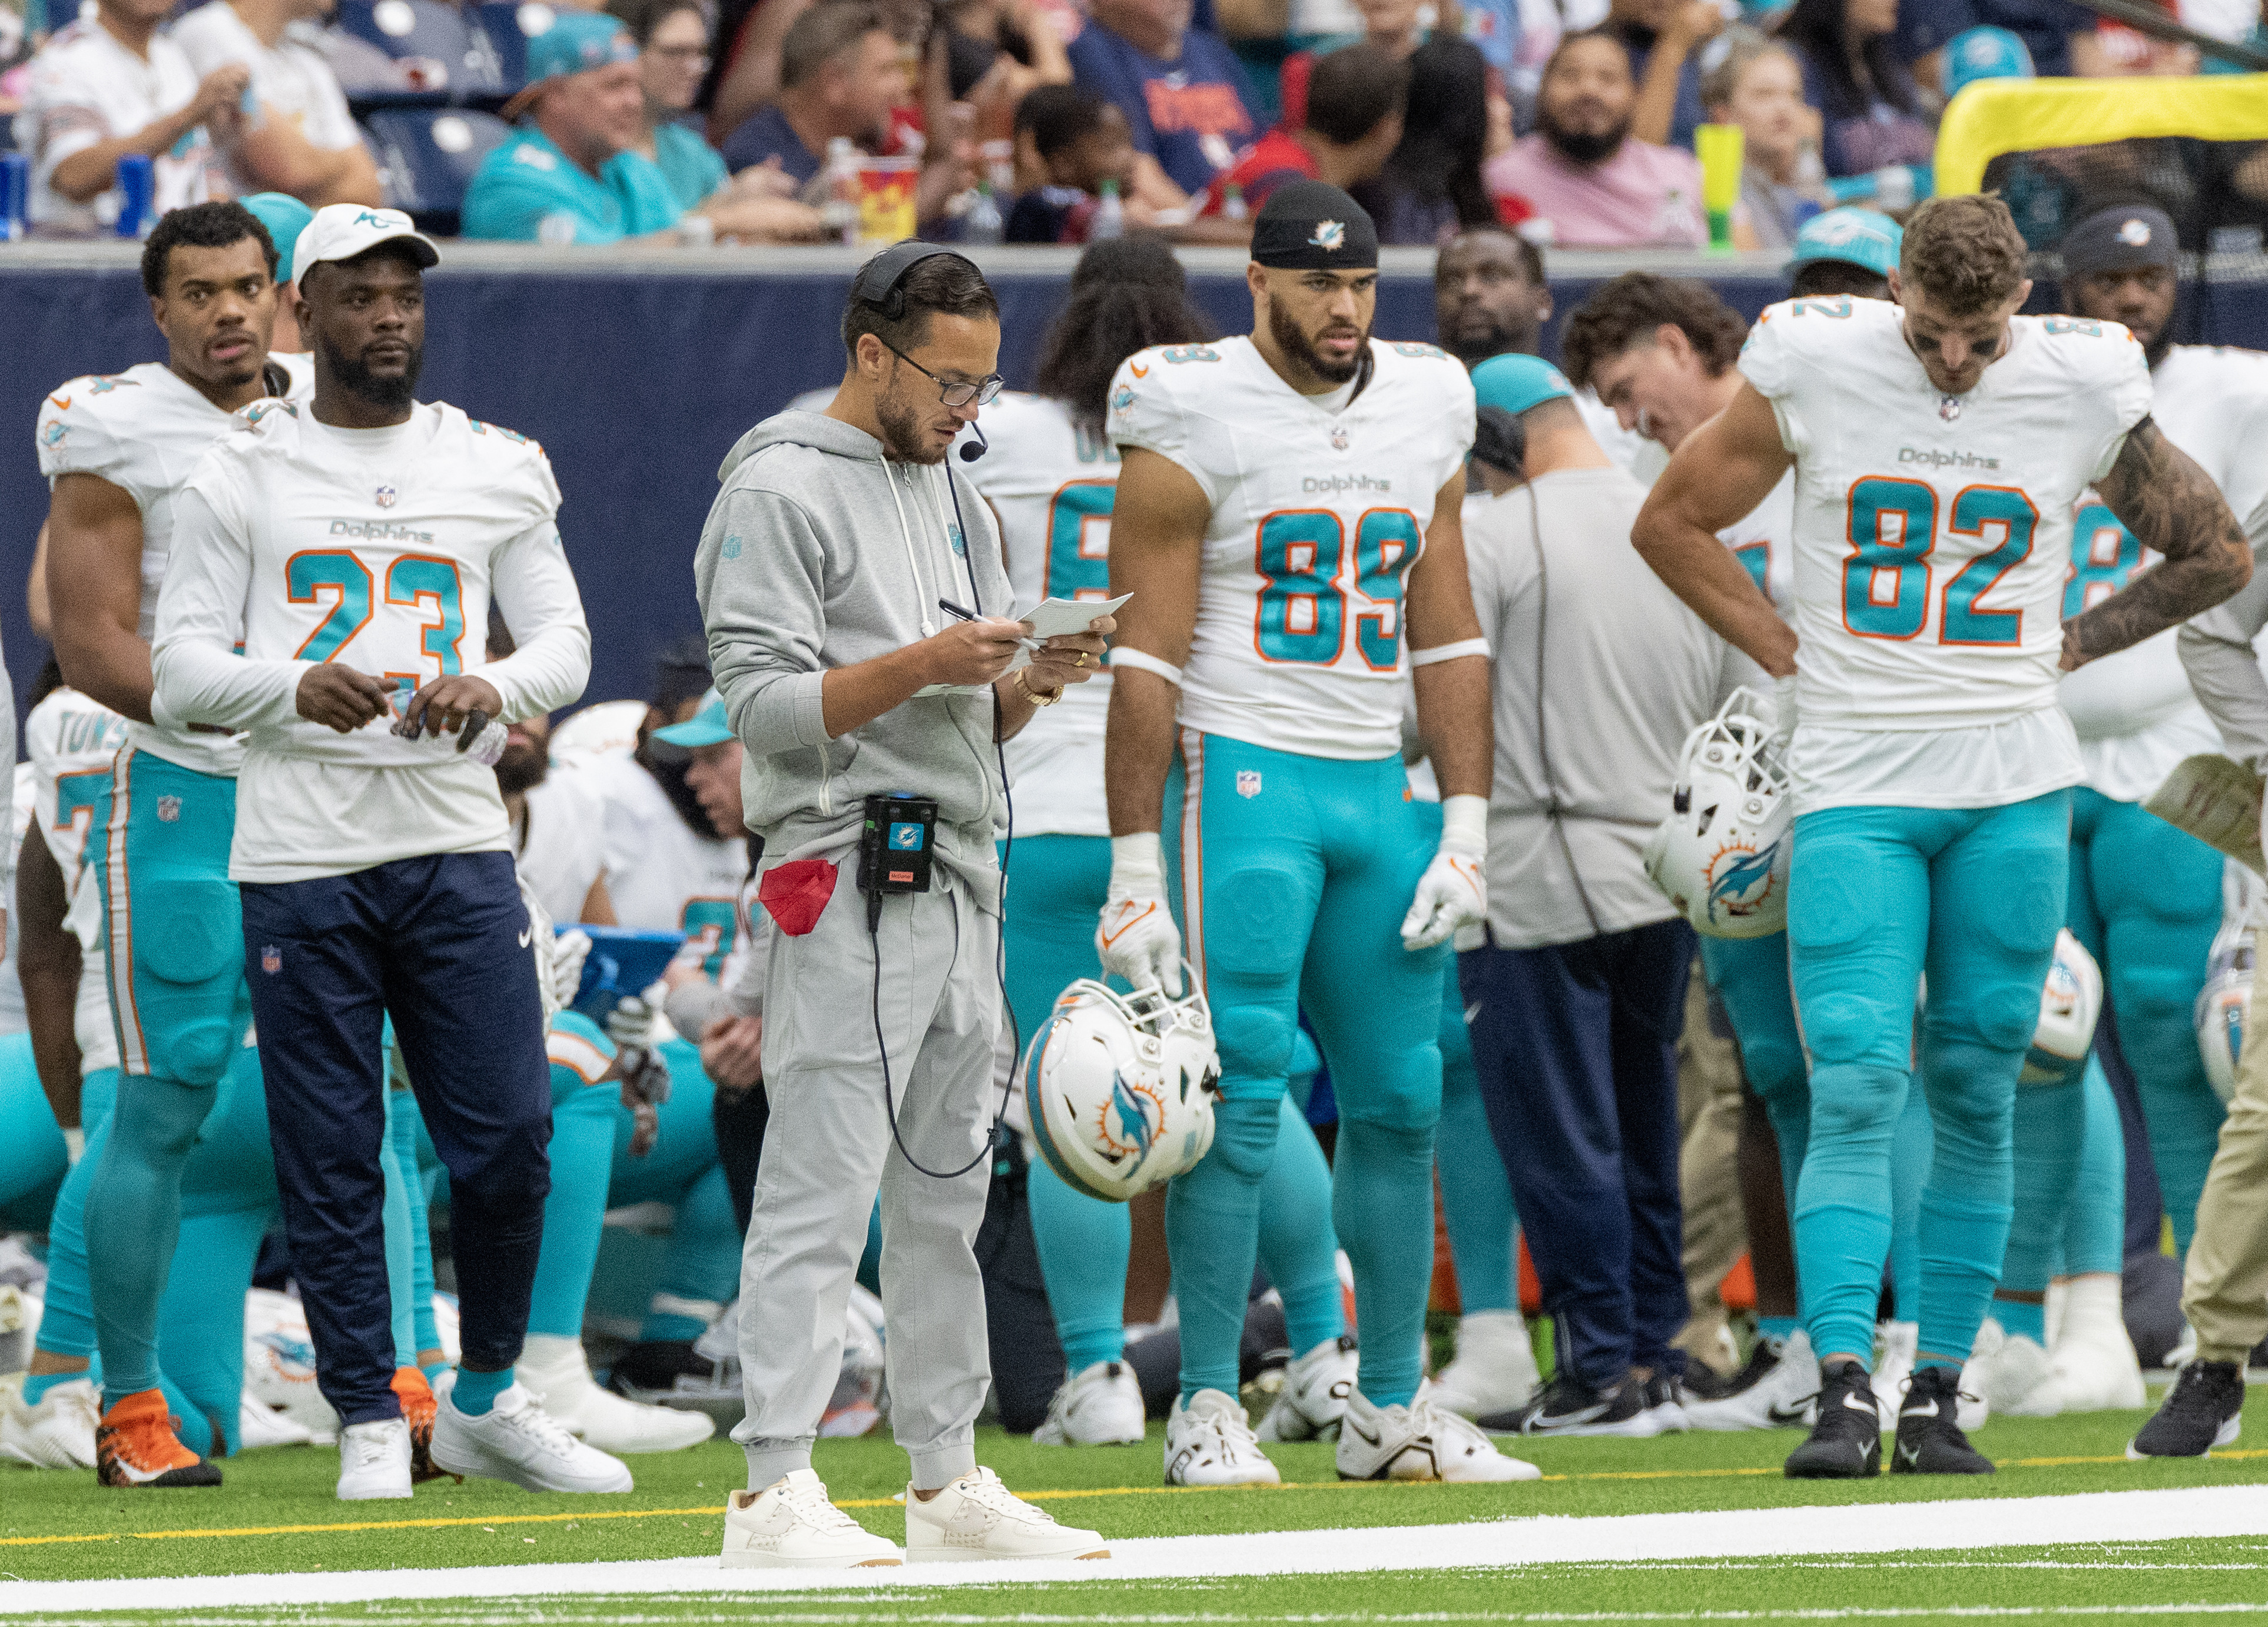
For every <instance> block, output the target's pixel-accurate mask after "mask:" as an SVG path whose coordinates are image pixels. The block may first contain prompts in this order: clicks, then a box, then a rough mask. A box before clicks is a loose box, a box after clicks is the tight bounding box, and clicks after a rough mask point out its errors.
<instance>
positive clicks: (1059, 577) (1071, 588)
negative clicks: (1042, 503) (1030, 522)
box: [1048, 480, 1118, 599]
mask: <svg viewBox="0 0 2268 1627" xmlns="http://www.w3.org/2000/svg"><path fill="white" fill-rule="evenodd" d="M1117 496H1118V482H1116V481H1110V480H1075V481H1072V482H1070V483H1069V484H1068V485H1066V486H1064V488H1063V490H1060V491H1058V492H1057V493H1056V495H1055V499H1054V501H1052V502H1051V503H1049V504H1048V597H1049V598H1050V599H1076V598H1078V597H1079V595H1080V594H1081V593H1090V594H1095V595H1099V596H1100V597H1101V598H1104V599H1108V597H1110V544H1109V542H1108V540H1107V539H1108V534H1109V533H1108V529H1107V527H1108V526H1109V524H1110V505H1111V504H1112V503H1113V502H1114V501H1115V500H1116V497H1117ZM1098 523H1099V524H1100V525H1101V526H1103V527H1105V528H1106V529H1104V531H1103V532H1102V534H1103V536H1104V537H1105V538H1106V541H1104V542H1103V544H1102V546H1101V548H1099V549H1098V548H1091V546H1090V541H1089V537H1090V533H1089V529H1088V528H1089V527H1090V526H1095V525H1097V524H1098Z"/></svg>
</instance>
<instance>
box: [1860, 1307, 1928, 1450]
mask: <svg viewBox="0 0 2268 1627" xmlns="http://www.w3.org/2000/svg"><path fill="white" fill-rule="evenodd" d="M1874 1340H1875V1352H1874V1368H1873V1370H1872V1371H1871V1373H1869V1375H1868V1378H1869V1382H1871V1383H1872V1385H1873V1386H1874V1410H1875V1411H1877V1412H1879V1413H1880V1414H1881V1418H1882V1432H1883V1433H1884V1434H1886V1435H1889V1434H1895V1433H1896V1432H1897V1427H1898V1409H1899V1408H1900V1407H1902V1406H1904V1405H1905V1400H1906V1382H1907V1380H1910V1379H1911V1378H1912V1377H1913V1365H1914V1352H1915V1351H1916V1350H1917V1349H1918V1348H1919V1346H1920V1344H1921V1324H1920V1323H1919V1322H1910V1321H1886V1322H1877V1323H1876V1324H1875V1326H1874Z"/></svg>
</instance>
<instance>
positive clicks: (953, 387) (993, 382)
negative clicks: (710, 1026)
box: [874, 334, 1008, 407]
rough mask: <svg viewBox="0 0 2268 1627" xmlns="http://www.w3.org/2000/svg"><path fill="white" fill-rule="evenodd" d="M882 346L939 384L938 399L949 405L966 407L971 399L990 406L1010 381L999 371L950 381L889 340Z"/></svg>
mask: <svg viewBox="0 0 2268 1627" xmlns="http://www.w3.org/2000/svg"><path fill="white" fill-rule="evenodd" d="M874 337H875V338H877V339H882V335H880V334H876V335H874ZM882 348H883V349H884V350H887V351H888V352H889V353H890V354H891V355H892V356H895V357H897V358H898V359H899V360H900V361H902V362H903V363H904V364H906V365H907V366H909V367H910V368H912V369H913V370H914V371H915V372H917V373H919V374H920V375H921V376H922V377H923V378H924V379H928V380H929V381H930V382H931V383H932V384H933V385H935V386H937V399H938V400H939V401H941V402H943V403H944V404H945V405H946V406H947V407H966V406H968V403H969V402H971V401H974V402H976V404H977V405H978V406H979V407H990V405H991V404H992V403H993V402H994V401H998V400H999V398H1000V391H1001V389H1002V387H1005V385H1006V384H1007V382H1008V381H1007V380H1006V379H1003V378H1002V377H1001V376H1000V375H999V374H998V373H990V374H988V375H986V376H985V377H984V378H982V379H978V380H977V381H976V383H974V384H953V383H948V382H947V381H946V380H945V379H940V378H939V377H938V376H937V375H936V374H935V373H933V372H930V370H929V369H928V368H926V367H924V366H923V365H922V364H920V363H919V362H917V361H916V360H914V358H913V357H910V356H908V355H907V354H906V353H905V352H904V351H903V350H900V349H898V347H897V346H895V345H894V344H892V343H891V342H889V341H888V340H887V339H882Z"/></svg>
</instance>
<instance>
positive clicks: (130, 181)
mask: <svg viewBox="0 0 2268 1627" xmlns="http://www.w3.org/2000/svg"><path fill="white" fill-rule="evenodd" d="M157 202H158V174H157V171H156V169H155V168H154V167H153V166H151V162H150V160H149V159H148V158H146V157H144V155H143V154H141V153H138V152H129V153H128V154H127V155H126V156H125V157H124V158H121V159H119V160H118V228H117V230H118V235H119V236H121V237H122V238H141V237H147V236H149V235H150V228H151V227H152V226H154V225H157V224H158V211H157Z"/></svg>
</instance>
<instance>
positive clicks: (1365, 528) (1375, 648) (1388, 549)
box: [1354, 509, 1418, 673]
mask: <svg viewBox="0 0 2268 1627" xmlns="http://www.w3.org/2000/svg"><path fill="white" fill-rule="evenodd" d="M1417 558H1418V517H1417V516H1416V515H1415V514H1412V513H1410V512H1409V510H1407V509H1373V510H1371V511H1370V512H1368V513H1367V514H1365V515H1364V516H1363V517H1362V519H1360V520H1359V522H1358V523H1357V524H1356V526H1355V528H1354V568H1355V571H1356V572H1357V575H1356V577H1355V585H1356V586H1357V587H1358V588H1359V589H1361V590H1362V594H1363V597H1364V598H1366V599H1367V600H1370V601H1371V602H1372V603H1373V605H1377V606H1379V607H1381V608H1379V609H1376V610H1366V611H1364V612H1363V613H1361V614H1360V615H1357V616H1356V617H1355V619H1354V641H1355V644H1356V646H1357V647H1358V648H1359V649H1360V650H1361V651H1362V659H1364V660H1366V661H1367V662H1368V663H1369V664H1370V669H1371V670H1372V671H1373V672H1378V673H1390V672H1392V671H1393V670H1394V669H1395V667H1396V666H1400V665H1401V662H1402V582H1403V578H1404V577H1406V576H1408V575H1409V574H1410V565H1411V564H1412V563H1415V561H1416V560H1417Z"/></svg>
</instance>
